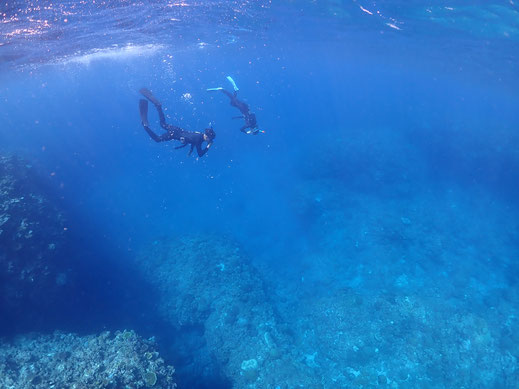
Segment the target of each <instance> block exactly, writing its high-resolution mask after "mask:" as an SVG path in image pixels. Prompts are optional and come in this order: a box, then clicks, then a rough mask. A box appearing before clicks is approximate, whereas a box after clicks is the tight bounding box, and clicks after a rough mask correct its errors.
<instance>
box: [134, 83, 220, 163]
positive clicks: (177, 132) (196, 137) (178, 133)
mask: <svg viewBox="0 0 519 389" xmlns="http://www.w3.org/2000/svg"><path fill="white" fill-rule="evenodd" d="M141 93H142V94H143V95H144V96H145V97H146V98H147V99H149V100H150V101H151V102H152V103H153V105H155V108H157V112H158V114H159V120H160V126H161V127H162V128H163V129H165V130H166V131H167V132H166V133H165V134H162V135H157V134H155V133H154V132H153V131H152V130H151V128H150V126H149V123H148V115H147V113H148V101H146V100H144V99H141V100H139V109H140V113H141V120H142V126H143V127H144V129H145V130H146V132H147V133H148V135H149V136H150V137H151V139H153V140H154V141H155V142H165V141H168V140H178V141H180V142H182V143H183V144H182V145H180V146H177V147H175V149H181V148H183V147H186V146H187V145H191V149H190V150H189V153H188V155H191V153H192V152H193V149H194V148H195V147H196V151H197V153H198V156H199V157H203V156H204V154H205V153H207V150H209V146H210V144H211V143H212V142H211V143H208V144H207V146H206V147H204V148H202V143H204V134H203V133H201V132H192V131H186V130H184V129H182V128H180V127H177V126H174V125H172V124H168V123H166V118H165V116H164V112H163V111H162V105H161V104H160V102H159V101H158V100H157V99H156V98H155V97H154V96H153V95H152V94H151V92H150V91H149V90H147V89H141Z"/></svg>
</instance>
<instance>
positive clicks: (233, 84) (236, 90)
mask: <svg viewBox="0 0 519 389" xmlns="http://www.w3.org/2000/svg"><path fill="white" fill-rule="evenodd" d="M227 81H229V82H230V83H231V85H232V87H233V88H234V91H235V92H238V91H239V89H238V86H237V85H236V83H235V82H234V80H233V79H232V77H231V76H227Z"/></svg>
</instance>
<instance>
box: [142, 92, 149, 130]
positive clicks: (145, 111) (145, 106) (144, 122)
mask: <svg viewBox="0 0 519 389" xmlns="http://www.w3.org/2000/svg"><path fill="white" fill-rule="evenodd" d="M139 112H140V114H141V121H142V125H143V126H144V127H149V126H150V124H149V123H148V102H147V101H146V100H144V99H140V100H139Z"/></svg>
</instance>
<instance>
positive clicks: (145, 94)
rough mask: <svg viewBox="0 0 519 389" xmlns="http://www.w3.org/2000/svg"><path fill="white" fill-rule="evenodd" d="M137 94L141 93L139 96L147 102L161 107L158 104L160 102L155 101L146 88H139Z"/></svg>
mask: <svg viewBox="0 0 519 389" xmlns="http://www.w3.org/2000/svg"><path fill="white" fill-rule="evenodd" d="M139 92H141V95H143V96H144V97H146V98H147V99H148V100H149V101H151V102H152V103H153V104H154V105H161V104H160V101H158V100H157V98H156V97H155V96H153V93H151V91H150V90H149V89H147V88H141V90H139Z"/></svg>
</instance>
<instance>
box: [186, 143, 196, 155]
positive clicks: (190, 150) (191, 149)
mask: <svg viewBox="0 0 519 389" xmlns="http://www.w3.org/2000/svg"><path fill="white" fill-rule="evenodd" d="M186 144H187V143H186ZM194 147H195V145H194V144H192V143H191V148H190V149H189V153H187V155H188V156H189V155H191V153H192V152H193V148H194Z"/></svg>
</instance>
